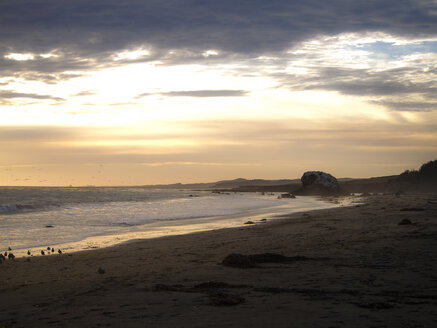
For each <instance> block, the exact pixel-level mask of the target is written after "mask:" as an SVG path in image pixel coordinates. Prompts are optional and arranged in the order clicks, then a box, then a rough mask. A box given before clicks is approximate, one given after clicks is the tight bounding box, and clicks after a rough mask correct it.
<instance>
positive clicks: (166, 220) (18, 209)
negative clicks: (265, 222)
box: [0, 187, 345, 256]
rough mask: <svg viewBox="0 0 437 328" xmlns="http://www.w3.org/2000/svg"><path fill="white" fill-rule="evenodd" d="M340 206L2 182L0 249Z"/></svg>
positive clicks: (138, 235) (232, 223) (201, 227)
mask: <svg viewBox="0 0 437 328" xmlns="http://www.w3.org/2000/svg"><path fill="white" fill-rule="evenodd" d="M341 205H345V204H344V203H338V202H337V203H334V202H332V201H331V202H329V201H326V200H321V199H317V198H315V197H297V198H296V199H286V198H283V199H278V194H274V193H272V194H267V195H263V194H260V193H214V192H211V191H190V190H166V189H150V188H142V187H84V188H79V187H71V188H61V187H60V188H54V187H53V188H49V187H1V188H0V251H2V252H4V251H6V250H7V249H8V248H9V247H10V248H12V249H13V252H14V254H15V255H16V256H25V255H26V254H27V250H30V251H31V253H32V254H34V255H39V254H40V253H41V250H45V254H46V255H47V254H48V253H49V252H47V247H50V248H55V249H56V251H55V253H57V249H62V251H63V253H66V252H73V251H80V250H86V249H93V248H100V247H106V246H112V245H115V244H118V243H122V242H127V241H130V240H135V239H144V238H155V237H162V236H167V235H175V234H185V233H192V232H198V231H206V230H213V229H220V228H228V227H237V226H242V225H243V224H244V223H245V220H246V219H247V220H249V219H250V220H252V221H254V222H255V221H257V222H256V223H260V222H262V221H261V220H262V219H267V218H268V219H269V220H271V219H274V218H275V216H277V215H281V214H287V213H292V212H299V211H309V210H314V209H322V208H331V207H336V206H341Z"/></svg>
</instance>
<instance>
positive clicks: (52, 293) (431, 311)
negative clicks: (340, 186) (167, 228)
mask: <svg viewBox="0 0 437 328" xmlns="http://www.w3.org/2000/svg"><path fill="white" fill-rule="evenodd" d="M363 201H364V202H365V204H363V205H358V206H354V207H347V208H346V207H344V208H334V209H328V210H320V211H313V212H309V213H297V214H292V215H290V216H286V217H284V218H283V219H281V220H274V221H273V220H269V221H267V222H262V221H260V220H256V221H255V224H253V225H247V226H245V227H242V228H232V229H222V230H215V231H209V232H200V233H194V234H189V235H182V236H171V237H164V238H158V239H151V240H143V241H137V242H132V243H129V244H124V245H119V246H115V247H110V248H105V249H97V250H93V251H86V252H78V253H73V254H63V255H53V256H45V257H32V258H30V260H29V259H26V258H20V259H15V260H7V261H5V262H3V263H1V264H0V327H37V326H38V327H50V326H53V327H63V326H67V327H76V326H77V327H99V326H113V327H120V326H122V327H144V326H146V327H293V326H296V327H434V326H437V306H436V305H437V222H436V220H437V195H432V194H424V195H401V196H400V197H396V196H370V197H367V198H363ZM404 219H407V220H410V222H411V224H403V225H399V222H401V221H402V220H404ZM231 253H238V254H243V255H251V254H252V255H253V254H263V253H274V254H282V255H285V256H288V257H294V256H302V257H301V258H295V259H296V260H290V261H286V262H280V261H276V262H275V261H273V262H269V263H256V265H255V266H256V267H254V268H238V267H229V266H224V265H223V264H222V261H223V259H224V258H225V257H226V256H227V255H229V254H231Z"/></svg>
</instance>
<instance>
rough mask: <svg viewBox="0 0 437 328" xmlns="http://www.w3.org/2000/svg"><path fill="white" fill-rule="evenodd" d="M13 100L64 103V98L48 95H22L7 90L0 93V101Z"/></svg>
mask: <svg viewBox="0 0 437 328" xmlns="http://www.w3.org/2000/svg"><path fill="white" fill-rule="evenodd" d="M2 98H3V99H14V98H30V99H40V100H54V101H65V99H64V98H60V97H53V96H49V95H40V94H36V93H22V92H14V91H9V90H2V91H0V99H2Z"/></svg>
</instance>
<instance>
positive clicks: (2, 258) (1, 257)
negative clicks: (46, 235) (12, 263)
mask: <svg viewBox="0 0 437 328" xmlns="http://www.w3.org/2000/svg"><path fill="white" fill-rule="evenodd" d="M11 251H12V248H10V247H8V250H7V251H5V252H4V253H0V263H2V262H3V261H6V259H8V260H13V259H14V258H15V255H14V254H13V253H12V252H11ZM50 253H52V254H55V249H54V248H53V247H47V250H43V249H42V250H41V255H46V254H47V255H49V254H50ZM58 254H59V255H61V254H62V250H61V249H59V248H58ZM27 255H29V256H32V253H31V252H30V250H28V251H27Z"/></svg>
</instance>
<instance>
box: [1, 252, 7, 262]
mask: <svg viewBox="0 0 437 328" xmlns="http://www.w3.org/2000/svg"><path fill="white" fill-rule="evenodd" d="M2 260H3V261H5V260H6V257H5V256H4V255H3V254H1V253H0V262H1V261H2Z"/></svg>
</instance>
